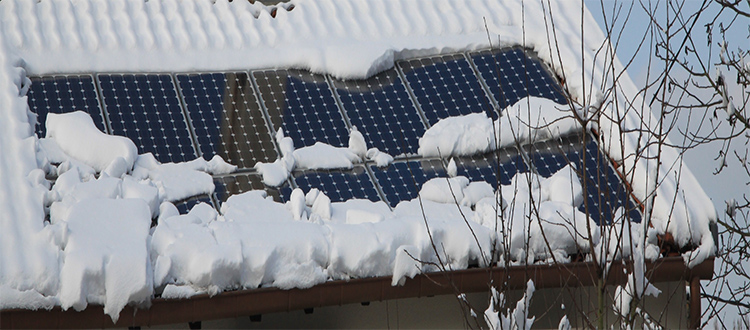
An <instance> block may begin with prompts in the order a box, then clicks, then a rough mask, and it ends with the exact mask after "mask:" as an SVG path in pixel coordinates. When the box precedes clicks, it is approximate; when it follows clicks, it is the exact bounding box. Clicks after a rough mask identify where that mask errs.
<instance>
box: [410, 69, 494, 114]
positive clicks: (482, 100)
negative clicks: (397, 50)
mask: <svg viewBox="0 0 750 330" xmlns="http://www.w3.org/2000/svg"><path fill="white" fill-rule="evenodd" d="M399 66H400V67H401V69H402V71H403V72H404V76H405V78H406V81H407V82H408V83H409V87H410V88H411V90H412V92H413V93H414V96H415V97H416V98H417V102H419V105H420V107H421V108H422V111H423V112H424V114H425V117H426V118H427V122H428V124H429V125H434V124H435V123H437V122H438V121H439V120H440V119H443V118H447V117H454V116H460V115H468V114H470V113H477V112H484V113H487V114H488V115H490V116H492V119H497V113H496V112H495V111H494V110H493V108H492V103H490V101H489V99H488V98H487V95H485V93H484V90H483V89H482V85H481V84H480V83H479V80H477V77H476V75H475V74H474V70H473V69H472V68H471V64H470V63H469V61H468V60H466V58H465V57H464V56H463V55H461V54H457V55H443V56H435V57H426V58H419V59H414V60H409V61H403V62H400V63H399Z"/></svg>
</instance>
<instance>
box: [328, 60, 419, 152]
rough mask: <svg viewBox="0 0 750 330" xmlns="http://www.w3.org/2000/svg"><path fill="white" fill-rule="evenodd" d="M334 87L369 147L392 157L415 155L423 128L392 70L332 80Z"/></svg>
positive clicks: (350, 119)
mask: <svg viewBox="0 0 750 330" xmlns="http://www.w3.org/2000/svg"><path fill="white" fill-rule="evenodd" d="M333 86H334V88H335V89H336V92H337V93H338V96H339V99H340V100H341V103H342V105H343V107H344V110H345V112H346V115H347V117H348V118H349V121H350V122H351V124H352V125H353V126H356V127H357V129H358V130H359V131H360V132H362V134H363V135H364V137H365V140H366V142H367V145H368V146H372V147H377V148H378V149H380V150H381V151H384V152H387V153H389V154H391V155H393V156H397V155H401V154H413V153H416V151H417V147H418V146H419V145H418V143H419V137H421V136H422V134H424V131H425V127H424V124H423V123H422V119H421V116H420V115H419V112H418V110H417V108H416V107H415V106H414V102H412V100H411V98H410V96H409V93H408V92H407V91H406V87H405V86H404V83H403V82H402V81H401V78H400V77H399V75H398V72H396V70H395V69H391V70H387V71H385V72H382V73H380V74H378V75H375V76H374V77H372V78H369V79H366V80H361V81H334V83H333Z"/></svg>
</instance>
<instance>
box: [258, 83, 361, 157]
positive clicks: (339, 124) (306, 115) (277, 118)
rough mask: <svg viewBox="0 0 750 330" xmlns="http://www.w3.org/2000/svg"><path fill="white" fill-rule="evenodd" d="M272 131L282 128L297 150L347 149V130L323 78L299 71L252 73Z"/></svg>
mask: <svg viewBox="0 0 750 330" xmlns="http://www.w3.org/2000/svg"><path fill="white" fill-rule="evenodd" d="M252 75H253V78H254V79H255V81H256V83H257V84H258V89H259V91H260V99H261V100H262V102H263V105H264V106H265V109H266V111H268V116H269V118H270V119H271V123H272V124H273V131H274V132H275V131H276V130H278V129H279V128H283V130H284V134H286V136H289V137H291V138H292V139H293V140H294V145H295V147H297V148H300V147H305V146H310V145H313V144H315V142H325V143H328V144H330V145H333V146H346V145H348V142H349V129H348V128H347V126H346V123H345V122H344V118H343V117H342V116H341V112H340V111H339V109H338V105H337V104H336V100H335V98H334V96H333V92H332V91H331V89H330V88H329V86H328V82H327V81H326V78H325V77H324V76H321V75H317V74H313V73H310V72H306V71H299V70H265V71H254V72H253V73H252Z"/></svg>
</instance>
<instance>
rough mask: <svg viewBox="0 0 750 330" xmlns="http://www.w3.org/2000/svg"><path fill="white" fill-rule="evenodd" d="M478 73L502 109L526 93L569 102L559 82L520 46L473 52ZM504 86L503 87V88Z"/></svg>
mask: <svg viewBox="0 0 750 330" xmlns="http://www.w3.org/2000/svg"><path fill="white" fill-rule="evenodd" d="M471 59H472V60H473V61H474V64H475V65H476V66H477V70H479V74H480V75H481V76H482V78H483V79H484V81H485V82H486V83H487V86H489V88H490V91H491V92H492V94H493V96H494V98H495V100H496V101H497V103H498V105H499V106H500V109H505V108H506V107H508V106H511V105H513V104H515V103H516V101H518V100H520V99H522V98H524V97H526V96H539V97H544V98H548V99H551V100H553V101H555V102H557V103H561V104H564V103H567V102H566V101H565V97H564V96H563V95H562V93H561V89H560V85H559V84H558V83H557V82H556V81H555V79H553V78H552V77H551V76H550V74H549V73H548V72H547V70H545V68H544V67H543V66H542V63H540V62H539V60H538V59H535V58H530V57H528V56H527V55H526V53H525V52H524V51H523V50H522V49H519V48H511V49H504V50H483V51H479V52H475V53H471ZM501 86H502V88H500V87H501Z"/></svg>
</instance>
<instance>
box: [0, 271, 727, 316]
mask: <svg viewBox="0 0 750 330" xmlns="http://www.w3.org/2000/svg"><path fill="white" fill-rule="evenodd" d="M632 265H633V264H632V262H628V263H626V264H623V263H614V264H612V266H611V267H612V268H611V269H610V271H609V273H608V274H609V275H608V276H607V283H608V284H610V285H617V284H623V283H625V281H626V279H627V276H628V275H627V273H626V272H625V270H632ZM713 268H714V258H713V257H710V258H708V259H706V260H705V261H704V262H702V263H700V264H698V265H696V266H695V267H693V268H692V269H691V268H689V267H687V266H686V265H685V262H684V260H683V259H682V258H681V257H667V258H661V259H658V260H656V261H651V262H646V276H648V278H649V281H651V282H652V283H658V282H673V281H681V280H684V281H691V280H693V279H700V280H709V279H711V278H712V277H713ZM529 279H531V280H533V281H534V285H535V287H536V288H558V287H563V286H569V287H579V286H591V285H593V284H594V283H595V282H596V281H597V280H598V276H597V274H596V265H595V264H594V263H593V262H577V263H569V264H552V265H526V266H512V267H509V268H504V267H492V268H472V269H465V270H457V271H449V272H437V273H427V274H419V275H417V276H415V277H414V278H413V279H408V280H407V281H406V283H405V284H404V285H403V286H391V277H389V276H381V277H372V278H362V279H352V280H349V281H345V280H337V281H329V282H326V283H323V284H320V285H316V286H314V287H312V288H309V289H291V290H282V289H278V288H260V289H253V290H239V291H230V292H224V293H220V294H218V295H215V296H213V297H211V296H209V295H207V294H201V295H196V296H193V297H191V298H188V299H163V298H157V299H153V300H152V302H151V307H150V308H148V309H138V308H135V307H132V306H127V307H126V308H125V309H123V310H122V311H121V312H120V318H119V320H118V321H117V323H113V322H112V319H111V318H110V317H109V316H108V315H106V314H104V310H103V307H102V306H100V305H90V306H89V307H88V308H86V309H85V310H83V311H80V312H77V311H74V310H67V311H63V310H62V309H61V308H60V307H55V308H53V309H52V310H49V311H48V310H37V311H31V310H23V309H12V310H4V311H0V328H3V329H5V328H9V329H14V328H109V327H125V326H128V327H134V326H154V325H160V324H171V323H186V322H197V321H207V320H214V319H222V318H233V317H241V316H252V315H261V314H266V313H276V312H289V311H294V310H302V309H307V308H315V307H325V306H340V305H345V304H352V303H361V302H369V301H383V300H392V299H404V298H418V297H428V296H435V295H445V294H454V293H459V292H461V293H469V292H482V291H488V290H489V286H490V285H491V283H504V284H505V289H510V290H513V289H523V288H525V287H526V282H527V281H528V280H529Z"/></svg>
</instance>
